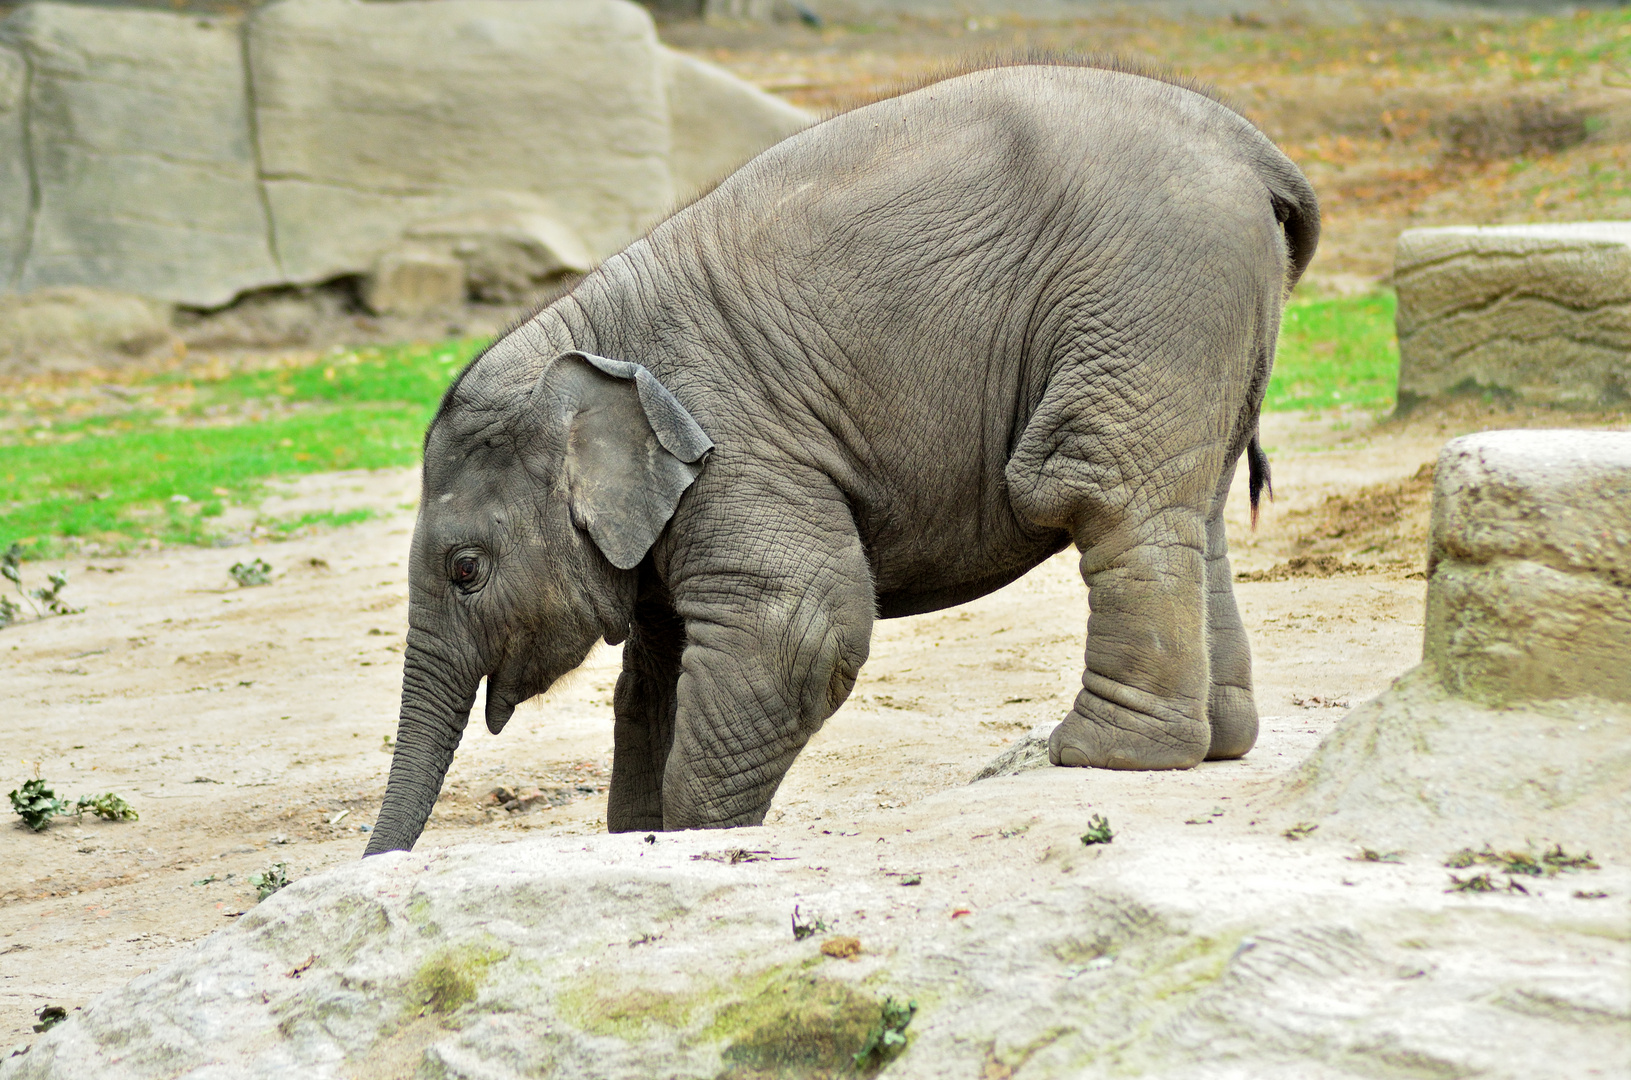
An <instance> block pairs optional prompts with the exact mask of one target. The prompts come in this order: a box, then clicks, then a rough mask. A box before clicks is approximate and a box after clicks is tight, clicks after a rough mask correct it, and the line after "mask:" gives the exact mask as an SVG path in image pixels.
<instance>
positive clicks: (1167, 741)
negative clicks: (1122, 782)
mask: <svg viewBox="0 0 1631 1080" xmlns="http://www.w3.org/2000/svg"><path fill="white" fill-rule="evenodd" d="M1163 711H1165V710H1163ZM1210 742H1211V733H1210V731H1209V730H1208V729H1207V724H1206V722H1205V721H1204V720H1199V719H1195V718H1191V717H1184V716H1171V717H1168V716H1160V715H1154V714H1152V713H1145V712H1139V711H1136V710H1134V709H1130V708H1127V707H1126V706H1123V705H1117V704H1115V703H1113V702H1109V701H1106V700H1104V699H1103V698H1101V697H1098V696H1097V695H1095V694H1092V693H1090V692H1089V691H1087V690H1083V691H1082V692H1081V693H1080V694H1079V695H1077V698H1076V705H1075V707H1074V708H1072V709H1071V711H1070V715H1069V716H1067V717H1065V719H1064V720H1063V721H1062V722H1061V723H1060V724H1059V726H1058V727H1056V728H1054V729H1053V734H1052V735H1050V736H1049V737H1048V760H1049V761H1051V762H1052V763H1053V764H1055V765H1072V766H1091V767H1093V768H1097V769H1133V770H1155V769H1188V768H1191V767H1193V766H1195V765H1198V764H1199V763H1200V762H1201V760H1202V759H1203V758H1205V757H1206V751H1207V746H1208V744H1209V743H1210Z"/></svg>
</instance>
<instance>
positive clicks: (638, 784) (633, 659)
mask: <svg viewBox="0 0 1631 1080" xmlns="http://www.w3.org/2000/svg"><path fill="white" fill-rule="evenodd" d="M643 574H645V575H646V578H645V579H643V580H642V581H641V589H640V596H639V598H638V599H637V600H636V601H635V607H634V619H633V621H632V623H631V624H630V627H629V636H628V639H627V640H626V641H625V642H624V643H623V672H622V674H621V675H619V676H618V677H617V689H616V691H615V692H614V694H613V697H612V713H613V716H614V717H615V719H614V721H613V724H612V745H613V752H612V786H611V791H610V793H609V794H608V797H607V806H606V829H607V831H608V832H636V831H655V830H659V829H661V828H662V827H663V770H664V769H665V768H666V767H667V765H668V752H669V748H670V747H671V746H672V745H673V743H674V713H675V707H676V700H677V694H676V691H677V685H678V683H679V678H680V656H681V654H682V653H683V652H684V649H685V624H684V622H682V621H681V619H680V617H679V616H678V615H676V614H675V613H674V609H673V608H672V607H671V606H670V604H669V600H668V597H667V595H666V593H665V592H664V591H663V590H662V588H661V585H660V583H659V582H657V581H656V580H655V579H654V578H652V577H650V575H649V572H643Z"/></svg>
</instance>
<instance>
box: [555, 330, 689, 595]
mask: <svg viewBox="0 0 1631 1080" xmlns="http://www.w3.org/2000/svg"><path fill="white" fill-rule="evenodd" d="M540 381H542V382H546V383H548V384H550V385H549V387H548V389H549V390H550V391H552V392H551V393H549V395H548V397H549V398H550V399H553V401H554V403H555V404H556V407H558V408H561V409H562V411H563V412H564V420H565V427H566V431H565V436H566V438H565V444H566V445H565V457H566V462H565V464H566V470H565V473H566V485H567V497H568V499H569V500H570V505H571V511H572V523H573V524H574V525H576V526H577V527H578V528H580V529H582V530H584V531H585V532H587V533H588V534H589V536H590V538H592V539H593V540H594V542H595V546H596V547H598V548H600V551H601V554H603V555H605V556H606V561H607V562H610V563H611V564H612V565H613V566H615V567H617V568H618V569H620V570H629V569H633V568H634V567H636V566H638V565H639V564H640V560H641V559H643V558H645V557H646V552H648V551H650V550H651V545H652V544H654V543H656V542H657V537H658V536H659V535H661V533H662V531H663V528H664V527H665V526H666V525H667V524H668V519H669V518H671V517H673V516H674V508H675V507H676V506H678V505H679V501H680V496H681V495H683V494H685V489H686V488H688V487H690V486H691V482H692V481H693V480H695V479H696V478H697V476H698V475H699V474H700V473H701V472H702V459H703V456H704V455H706V454H707V453H708V451H709V450H712V449H713V446H714V444H713V441H712V440H710V439H709V438H708V436H707V435H706V434H704V433H703V430H702V428H701V427H699V426H698V425H697V422H696V420H695V419H694V418H693V417H692V416H691V414H690V413H689V412H687V411H686V410H685V406H683V405H681V404H680V403H679V401H678V400H676V399H675V397H674V395H673V394H671V393H669V391H668V388H667V387H666V386H664V385H663V384H662V383H660V382H658V381H657V377H656V376H655V375H653V374H652V373H651V372H650V371H647V370H646V369H645V368H644V367H642V366H640V365H639V364H634V363H629V362H628V361H626V360H608V359H607V358H605V357H604V356H595V355H593V354H591V353H586V352H568V353H563V354H561V355H560V356H558V357H556V358H555V360H554V361H553V362H552V363H551V364H550V365H549V367H548V369H546V370H545V372H544V374H543V376H542V378H541V380H540Z"/></svg>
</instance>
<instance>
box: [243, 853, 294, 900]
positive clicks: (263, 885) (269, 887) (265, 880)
mask: <svg viewBox="0 0 1631 1080" xmlns="http://www.w3.org/2000/svg"><path fill="white" fill-rule="evenodd" d="M249 884H251V885H253V886H255V899H256V900H265V899H266V898H267V897H268V896H271V895H272V894H273V893H275V892H277V891H278V890H279V889H283V888H286V887H287V886H288V884H289V864H288V863H281V862H278V863H273V864H272V865H271V866H268V867H267V868H266V869H265V870H262V871H261V872H260V873H258V874H250V875H249Z"/></svg>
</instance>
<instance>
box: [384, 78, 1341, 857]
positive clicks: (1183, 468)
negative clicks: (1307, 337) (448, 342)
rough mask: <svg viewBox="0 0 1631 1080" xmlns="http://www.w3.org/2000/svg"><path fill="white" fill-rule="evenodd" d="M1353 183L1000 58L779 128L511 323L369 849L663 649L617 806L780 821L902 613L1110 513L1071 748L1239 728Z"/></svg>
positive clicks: (426, 539)
mask: <svg viewBox="0 0 1631 1080" xmlns="http://www.w3.org/2000/svg"><path fill="white" fill-rule="evenodd" d="M1318 236H1319V211H1318V206H1317V202H1316V200H1315V196H1314V192H1313V191H1312V189H1310V187H1309V185H1308V182H1307V181H1306V180H1305V179H1304V178H1303V176H1302V174H1301V173H1300V172H1298V171H1297V168H1296V166H1294V165H1293V164H1292V163H1291V162H1290V161H1288V160H1287V159H1286V158H1285V156H1284V155H1282V154H1281V153H1280V152H1279V151H1278V150H1277V149H1276V148H1275V147H1274V146H1273V144H1272V143H1270V142H1269V140H1268V139H1267V138H1265V137H1264V136H1263V135H1262V134H1261V133H1259V132H1258V131H1257V130H1256V129H1255V128H1254V127H1253V126H1252V125H1251V124H1250V123H1248V122H1247V121H1246V120H1244V119H1242V118H1241V117H1240V116H1238V115H1237V114H1235V113H1234V112H1231V111H1230V110H1229V109H1227V108H1225V107H1223V106H1222V105H1220V104H1218V103H1217V102H1215V101H1213V100H1211V99H1210V98H1207V97H1205V96H1203V95H1202V94H1200V93H1197V92H1195V91H1193V90H1189V89H1185V88H1183V87H1181V86H1177V85H1173V84H1171V83H1168V82H1165V81H1160V80H1157V79H1154V78H1148V77H1144V76H1140V75H1135V74H1130V73H1127V72H1123V71H1115V70H1106V69H1101V68H1092V67H1074V66H1066V65H1027V66H1017V67H998V68H991V69H987V70H982V71H976V72H974V73H972V74H967V75H963V76H961V77H958V78H954V79H950V80H948V81H945V82H940V83H936V84H934V85H931V86H928V87H926V88H924V89H921V90H917V91H915V92H912V93H908V94H904V95H902V96H900V97H896V98H893V99H890V100H886V101H881V102H878V103H877V104H874V105H869V106H867V107H865V108H861V109H857V110H855V111H853V112H849V113H846V114H843V115H841V116H837V117H835V118H833V119H831V120H828V121H826V122H824V123H821V124H818V125H816V126H814V127H812V128H809V129H807V130H806V131H804V132H802V133H800V134H798V135H795V136H794V137H792V138H790V139H788V140H786V141H785V142H782V143H780V144H779V145H777V146H775V147H773V148H771V149H770V150H768V151H766V152H765V153H763V154H761V155H760V156H759V157H757V158H755V159H754V160H753V161H752V162H750V163H749V164H747V165H746V166H744V167H743V168H742V169H741V170H740V171H738V172H737V173H736V174H734V175H733V176H731V177H730V178H729V179H727V180H725V181H724V183H722V184H720V185H719V187H718V188H716V189H715V190H713V191H712V192H710V193H709V194H708V195H707V196H705V197H704V198H702V199H700V200H699V201H697V202H696V203H694V204H693V205H691V206H689V207H687V208H685V209H684V210H682V211H680V212H679V213H677V214H675V215H674V216H673V217H671V218H669V219H668V220H667V221H665V222H663V223H662V224H661V225H659V226H657V227H656V228H655V229H653V230H652V232H651V233H650V235H648V236H646V237H645V238H644V239H642V240H639V241H637V242H636V243H635V244H633V245H632V246H631V247H629V248H628V249H627V250H625V251H623V252H622V253H620V254H618V255H616V256H615V257H613V258H611V259H609V260H608V261H607V262H606V263H605V264H604V265H602V266H601V267H600V268H599V269H598V270H596V271H595V272H594V273H592V274H590V275H589V276H588V277H586V278H585V279H584V280H583V282H582V283H581V284H580V285H578V287H577V288H576V289H575V290H574V291H573V292H572V293H571V294H570V295H568V296H566V297H564V298H563V299H561V300H559V301H557V302H556V303H554V304H553V305H551V306H550V307H548V308H546V309H545V310H543V311H542V312H540V313H539V314H537V315H536V316H534V317H533V318H531V319H530V320H528V321H527V322H525V323H523V324H521V325H520V326H518V327H517V328H516V329H514V330H512V331H510V332H509V333H508V334H506V335H504V336H503V337H502V338H500V339H499V340H498V341H497V342H495V343H494V344H493V345H492V347H490V348H489V349H487V350H486V352H484V353H483V354H482V355H481V356H479V357H477V358H476V360H475V361H474V362H473V363H471V365H470V366H469V367H468V368H467V369H466V370H465V371H464V373H463V374H462V375H461V376H460V378H459V380H458V381H457V382H456V383H455V384H454V385H453V386H452V388H451V389H449V391H448V393H447V396H446V398H445V399H444V401H443V403H442V407H441V410H440V412H439V413H438V414H437V416H436V419H435V420H434V421H433V422H432V423H431V425H430V430H429V432H428V434H427V436H426V439H425V460H424V491H423V497H422V501H421V503H420V511H419V521H418V526H417V528H416V529H415V531H414V536H413V550H412V555H411V563H410V565H411V570H410V588H411V596H410V605H411V607H410V612H409V625H410V629H409V631H408V641H407V655H406V665H405V671H404V675H403V687H402V713H401V725H400V727H399V728H398V734H397V751H396V756H395V759H394V760H393V761H392V763H391V775H390V781H389V785H388V786H387V788H386V792H385V802H384V806H383V808H382V810H381V812H380V816H379V822H378V825H377V826H376V828H375V830H374V832H373V835H372V837H371V838H370V841H369V844H368V852H369V853H370V854H372V853H376V852H381V851H389V850H393V849H405V848H410V847H412V845H413V843H414V841H415V840H417V839H418V837H419V834H420V831H421V830H422V829H423V827H424V823H425V819H426V817H427V816H428V814H429V813H430V810H431V807H432V805H433V804H434V802H435V801H436V797H437V794H438V791H439V790H440V787H441V784H442V781H443V778H444V777H445V775H446V773H447V769H448V765H449V764H450V762H451V761H452V757H453V751H454V749H455V747H457V746H458V743H459V738H460V735H461V734H462V732H463V730H464V726H465V723H466V720H467V719H468V717H469V714H470V711H471V709H472V706H473V703H474V701H475V697H476V691H477V688H478V686H479V685H480V683H481V681H482V679H484V678H485V679H486V680H487V727H488V729H489V730H490V731H493V732H497V731H499V730H500V729H501V728H502V727H503V726H504V724H505V722H506V721H508V720H509V718H510V715H511V713H512V711H513V710H514V709H515V707H516V705H517V704H519V703H520V702H523V701H525V700H527V699H528V698H530V697H532V696H534V695H536V694H538V693H541V692H542V691H544V690H545V689H547V688H548V687H549V686H550V684H552V683H553V682H555V680H557V679H559V678H560V677H561V676H563V675H565V674H566V673H567V672H569V671H571V670H572V669H573V668H575V667H577V666H578V665H579V664H581V663H582V662H583V660H584V658H585V657H586V656H587V655H588V653H589V650H590V649H591V647H592V646H593V645H594V644H595V642H596V641H598V640H600V639H602V638H604V639H605V640H606V641H608V642H611V643H613V644H616V643H618V642H623V643H624V652H623V671H622V675H621V676H620V677H619V679H618V682H617V690H616V695H615V703H614V711H615V714H616V721H615V726H614V729H613V733H614V741H615V757H614V760H613V765H612V784H611V796H610V806H609V807H608V810H607V825H608V826H609V827H610V828H611V830H612V831H614V832H615V831H624V830H632V829H639V830H648V829H690V828H712V827H722V826H732V825H752V824H757V823H759V822H760V821H761V820H763V818H764V815H765V811H766V809H767V808H768V807H769V805H770V801H771V797H772V796H773V795H774V794H775V792H776V788H777V785H778V784H780V782H781V779H782V777H783V776H784V775H785V774H786V772H787V770H788V768H789V766H791V765H792V763H793V759H794V757H796V756H797V755H798V752H799V750H800V749H801V748H802V747H803V746H804V744H805V743H806V742H807V741H808V740H809V739H810V736H811V735H812V734H814V732H815V731H816V730H817V729H819V728H820V727H821V725H822V723H823V722H824V721H825V720H826V719H827V717H828V716H830V715H832V713H833V711H834V710H836V709H837V708H838V707H839V705H840V704H842V703H843V701H844V699H845V697H847V696H848V694H849V692H850V689H851V687H852V686H853V685H854V683H855V678H856V675H857V674H858V673H859V672H860V670H861V665H862V664H863V663H864V662H865V661H866V657H867V650H868V646H869V641H870V638H871V634H872V624H873V621H874V620H875V619H879V618H885V619H887V618H893V617H895V616H900V615H913V614H916V613H919V612H924V611H933V610H936V609H938V608H944V607H948V606H950V605H953V604H960V603H962V602H964V601H966V600H971V599H973V598H974V597H977V596H981V595H984V594H985V593H988V592H991V591H992V590H994V589H997V588H1000V587H1001V586H1003V585H1005V584H1007V583H1008V582H1010V581H1013V580H1014V579H1015V578H1017V577H1019V576H1020V575H1022V574H1024V573H1025V572H1026V571H1027V570H1029V569H1031V568H1032V567H1034V566H1036V565H1037V564H1038V563H1040V562H1042V561H1043V560H1044V559H1046V558H1048V557H1049V556H1050V555H1053V554H1054V553H1055V552H1058V551H1060V550H1061V549H1063V548H1064V547H1065V545H1067V544H1074V545H1076V548H1077V549H1078V550H1079V551H1080V552H1081V572H1082V578H1083V580H1085V581H1086V582H1087V585H1088V588H1089V589H1090V593H1089V598H1090V601H1091V615H1090V617H1089V619H1088V625H1087V659H1086V665H1085V670H1084V671H1083V674H1082V690H1081V693H1080V694H1078V695H1077V697H1076V703H1075V705H1074V706H1073V707H1072V709H1071V711H1070V713H1069V715H1067V716H1066V717H1065V719H1064V721H1063V722H1062V723H1061V724H1060V725H1059V727H1058V728H1057V729H1056V730H1055V731H1054V732H1053V738H1052V741H1051V744H1050V756H1051V757H1052V759H1053V761H1054V762H1055V763H1056V764H1060V765H1092V766H1098V767H1100V768H1111V769H1182V768H1188V767H1189V766H1192V765H1194V764H1196V763H1197V762H1199V761H1202V760H1203V759H1207V758H1229V757H1238V756H1240V755H1242V754H1244V753H1246V751H1247V750H1249V749H1250V748H1251V746H1252V743H1253V742H1254V741H1255V739H1256V733H1257V712H1256V707H1255V706H1254V704H1253V702H1252V689H1251V687H1252V681H1251V659H1250V656H1249V653H1248V650H1247V644H1246V635H1245V632H1244V630H1243V628H1242V626H1241V622H1240V617H1239V614H1238V613H1237V612H1236V609H1235V601H1234V596H1233V592H1232V590H1231V586H1230V576H1229V562H1228V558H1227V556H1226V545H1225V541H1224V530H1223V505H1224V499H1225V496H1226V495H1227V493H1228V490H1229V482H1230V479H1231V477H1232V475H1233V472H1234V466H1235V463H1236V462H1237V461H1238V460H1239V457H1240V455H1241V454H1242V453H1243V452H1247V451H1248V448H1249V454H1248V460H1249V463H1250V465H1251V488H1252V491H1251V495H1252V500H1253V504H1254V506H1255V503H1256V499H1257V494H1258V489H1259V487H1260V486H1261V485H1262V484H1263V483H1264V482H1266V479H1267V473H1266V471H1265V468H1266V461H1265V460H1264V458H1263V455H1262V453H1261V451H1260V450H1259V449H1258V448H1257V444H1256V433H1257V417H1258V410H1259V407H1260V405H1261V402H1262V399H1263V392H1264V387H1265V385H1266V383H1267V382H1268V378H1269V368H1270V366H1271V364H1272V362H1273V355H1274V344H1275V336H1276V334H1277V332H1278V329H1279V325H1280V308H1281V304H1282V301H1283V299H1284V296H1285V293H1286V289H1287V287H1288V285H1289V284H1291V283H1294V282H1295V281H1296V279H1297V277H1298V276H1299V275H1300V274H1301V273H1302V271H1303V270H1304V268H1305V267H1307V265H1308V261H1309V259H1310V258H1311V257H1312V256H1313V253H1314V246H1315V244H1316V242H1317V241H1318Z"/></svg>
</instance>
